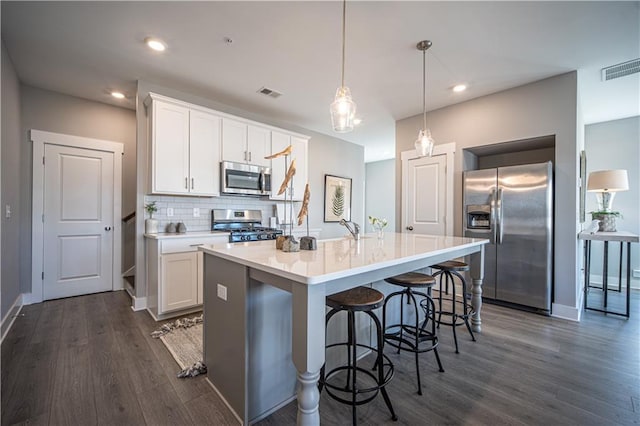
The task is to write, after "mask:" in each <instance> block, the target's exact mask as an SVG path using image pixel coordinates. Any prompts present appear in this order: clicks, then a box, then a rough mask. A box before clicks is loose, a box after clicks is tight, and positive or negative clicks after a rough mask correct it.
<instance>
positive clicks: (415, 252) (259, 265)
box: [199, 233, 489, 284]
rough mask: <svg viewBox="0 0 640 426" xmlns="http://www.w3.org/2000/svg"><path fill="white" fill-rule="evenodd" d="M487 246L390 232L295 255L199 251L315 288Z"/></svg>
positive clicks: (257, 248)
mask: <svg viewBox="0 0 640 426" xmlns="http://www.w3.org/2000/svg"><path fill="white" fill-rule="evenodd" d="M488 242H489V240H486V239H478V238H465V237H445V236H435V235H419V234H409V233H385V236H384V239H382V240H379V239H378V238H377V237H376V235H375V234H366V235H363V236H362V238H361V239H360V240H359V241H355V240H354V239H353V238H350V237H349V238H338V239H332V240H324V241H323V240H320V241H318V249H317V250H313V251H307V250H301V251H299V252H295V253H285V252H283V251H281V250H276V248H275V242H274V241H258V242H249V243H226V244H222V243H221V244H205V245H203V246H200V247H199V250H201V251H203V252H205V253H207V254H210V255H213V256H217V257H220V258H223V259H226V260H230V261H233V262H236V263H240V264H242V265H245V266H248V267H252V268H256V269H260V270H263V271H265V272H270V273H274V274H277V275H280V276H283V277H285V278H288V279H291V280H293V281H297V282H302V283H306V284H316V283H322V282H326V281H330V280H334V279H338V278H343V277H347V276H351V275H354V274H358V273H364V272H368V271H373V270H376V269H379V268H383V267H386V266H394V265H398V264H402V263H405V262H410V261H414V260H420V259H425V258H428V257H431V256H436V255H438V254H445V253H448V252H451V251H454V250H456V249H463V248H470V247H474V246H481V245H483V244H487V243H488Z"/></svg>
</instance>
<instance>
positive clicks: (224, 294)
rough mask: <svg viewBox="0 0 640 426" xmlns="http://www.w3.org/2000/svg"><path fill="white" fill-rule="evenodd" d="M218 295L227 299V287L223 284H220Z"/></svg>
mask: <svg viewBox="0 0 640 426" xmlns="http://www.w3.org/2000/svg"><path fill="white" fill-rule="evenodd" d="M218 297H219V298H220V299H222V300H227V287H225V286H223V285H222V284H218Z"/></svg>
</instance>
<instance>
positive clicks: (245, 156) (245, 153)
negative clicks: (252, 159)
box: [244, 151, 248, 161]
mask: <svg viewBox="0 0 640 426" xmlns="http://www.w3.org/2000/svg"><path fill="white" fill-rule="evenodd" d="M244 161H248V160H247V151H245V152H244Z"/></svg>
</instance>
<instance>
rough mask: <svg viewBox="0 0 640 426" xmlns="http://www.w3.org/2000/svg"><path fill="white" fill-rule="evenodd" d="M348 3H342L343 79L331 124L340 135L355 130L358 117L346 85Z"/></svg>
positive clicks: (331, 110)
mask: <svg viewBox="0 0 640 426" xmlns="http://www.w3.org/2000/svg"><path fill="white" fill-rule="evenodd" d="M346 12H347V1H346V0H343V2H342V78H341V84H340V87H338V90H337V91H336V98H335V100H334V101H333V103H332V104H331V107H330V108H329V111H330V112H331V124H332V125H333V130H334V131H336V132H338V133H346V132H350V131H352V130H353V119H354V118H355V116H356V103H355V102H353V99H352V98H351V90H349V88H348V87H347V86H345V85H344V57H345V53H344V52H345V29H346Z"/></svg>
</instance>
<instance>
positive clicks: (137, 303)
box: [127, 291, 147, 312]
mask: <svg viewBox="0 0 640 426" xmlns="http://www.w3.org/2000/svg"><path fill="white" fill-rule="evenodd" d="M127 293H129V292H128V291H127ZM129 296H131V309H132V310H133V311H134V312H138V311H142V310H144V309H147V298H146V297H136V296H134V295H132V294H131V293H129Z"/></svg>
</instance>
